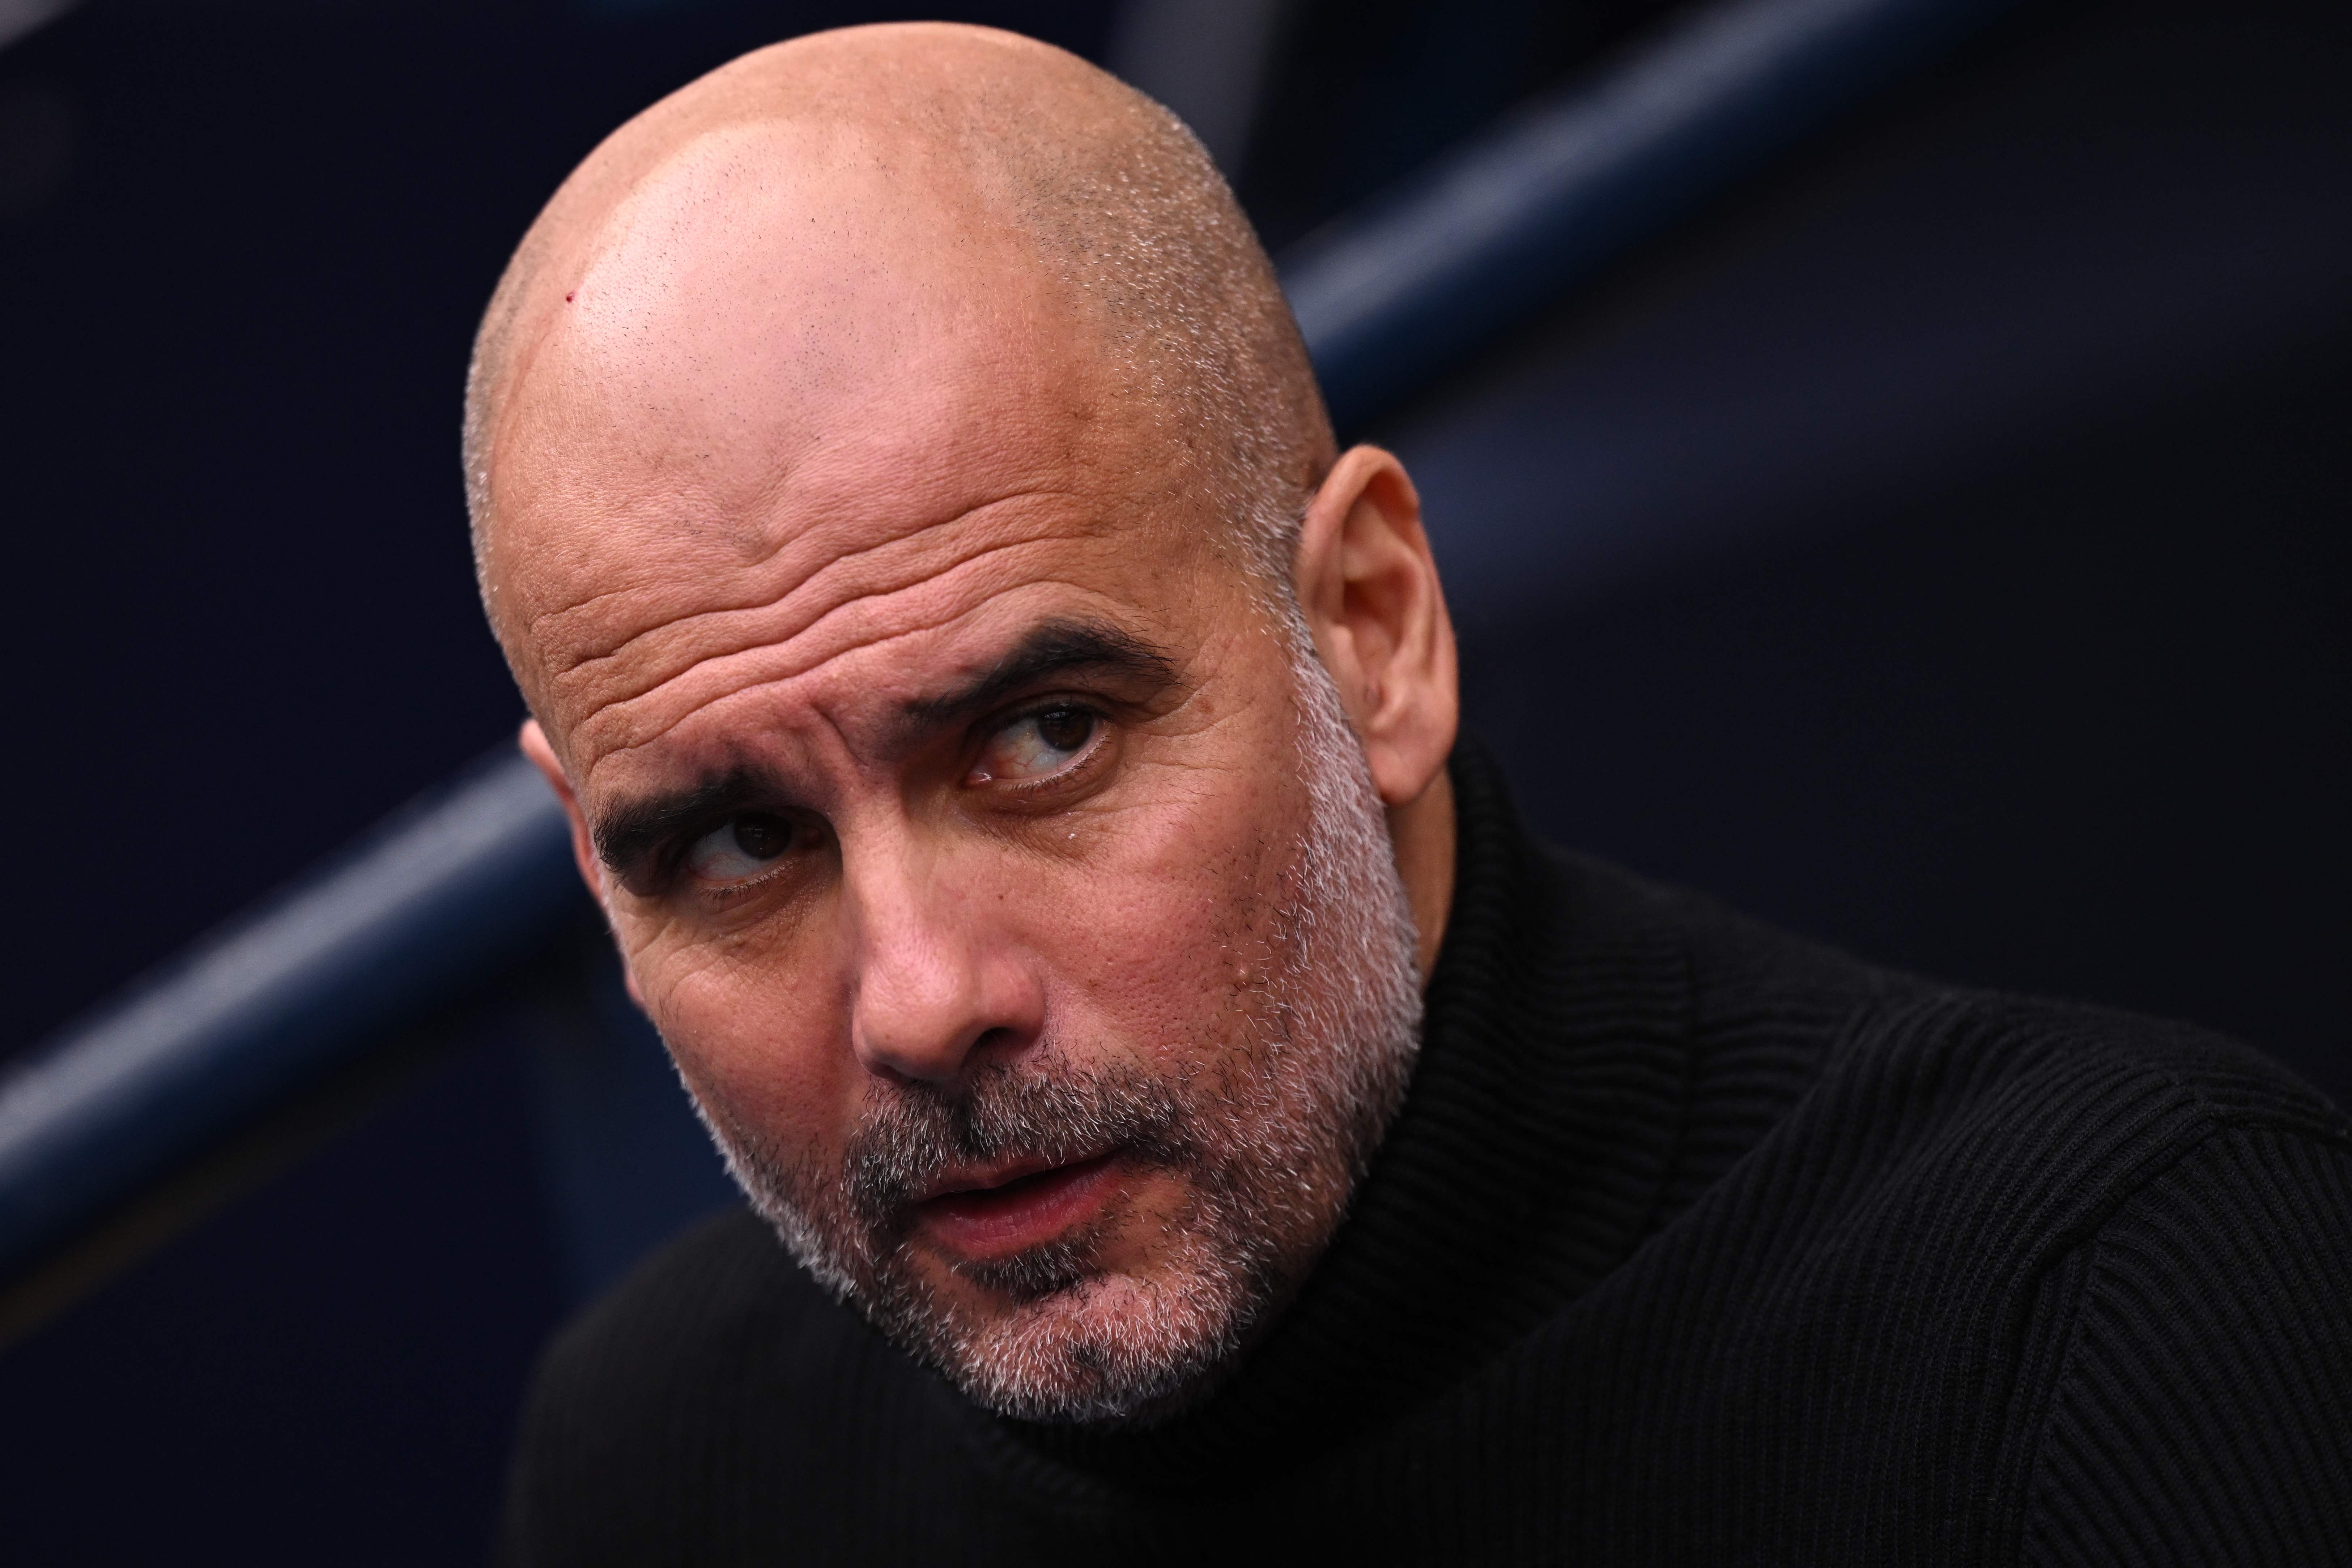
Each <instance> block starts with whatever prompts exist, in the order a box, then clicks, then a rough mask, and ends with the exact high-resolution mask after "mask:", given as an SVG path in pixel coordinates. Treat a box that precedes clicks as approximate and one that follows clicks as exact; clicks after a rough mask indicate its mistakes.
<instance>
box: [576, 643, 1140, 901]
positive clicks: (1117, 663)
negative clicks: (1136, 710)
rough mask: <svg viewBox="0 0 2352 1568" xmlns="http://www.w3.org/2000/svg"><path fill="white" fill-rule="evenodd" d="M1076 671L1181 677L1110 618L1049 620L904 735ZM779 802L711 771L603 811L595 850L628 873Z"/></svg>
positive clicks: (760, 786)
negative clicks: (681, 841)
mask: <svg viewBox="0 0 2352 1568" xmlns="http://www.w3.org/2000/svg"><path fill="white" fill-rule="evenodd" d="M1077 674H1090V675H1096V676H1104V675H1108V676H1109V677H1111V678H1113V679H1115V680H1121V681H1125V682H1127V683H1129V684H1130V685H1134V686H1137V687H1139V688H1141V690H1140V691H1139V694H1138V695H1140V696H1143V697H1145V698H1147V700H1148V698H1149V697H1151V696H1157V695H1160V693H1161V692H1164V691H1166V690H1167V689H1168V688H1170V687H1171V686H1173V685H1176V682H1177V674H1176V666H1175V664H1174V663H1173V662H1172V661H1171V660H1170V659H1169V657H1168V655H1166V654H1165V653H1161V652H1160V650H1159V649H1157V648H1154V647H1153V646H1151V644H1150V643H1146V642H1144V641H1143V640H1142V639H1140V638H1139V637H1136V636H1135V635H1133V634H1132V633H1130V632H1126V631H1123V630H1121V629H1120V628H1118V627H1117V626H1114V625H1112V624H1110V623H1109V622H1104V621H1047V622H1041V623H1039V624H1038V625H1036V626H1034V627H1033V628H1031V630H1030V631H1029V632H1028V634H1027V635H1025V636H1024V637H1023V638H1022V639H1021V641H1020V642H1019V643H1015V644H1014V645H1013V649H1012V650H1011V651H1010V652H1009V653H1006V654H1005V655H1004V656H1003V658H1001V659H999V660H998V661H997V662H996V663H995V664H992V665H991V666H990V667H989V668H988V669H987V670H985V671H983V672H982V673H981V674H979V675H978V676H976V677H975V678H974V679H972V680H971V681H970V682H969V683H967V684H966V685H961V686H959V687H957V688H955V689H954V690H952V691H950V692H946V693H943V694H941V695H938V696H932V697H918V698H915V699H913V700H911V701H909V702H907V703H905V704H903V705H902V706H900V708H899V713H898V716H899V721H900V724H901V726H902V727H903V735H902V738H909V737H913V736H915V735H917V734H919V733H920V732H923V731H928V730H937V729H940V728H942V727H948V726H951V725H957V724H962V723H966V722H969V721H970V720H971V719H973V718H976V717H979V716H982V715H984V714H986V713H987V712H988V711H989V710H990V709H991V708H993V707H996V706H999V705H1000V704H1003V703H1004V702H1007V701H1009V700H1011V699H1012V698H1013V697H1016V696H1019V695H1021V694H1023V693H1024V692H1026V691H1032V690H1034V689H1035V688H1037V687H1039V686H1042V685H1047V684H1048V683H1050V682H1052V681H1054V680H1056V679H1060V678H1066V677H1068V676H1071V675H1077ZM776 803H777V789H776V786H775V784H774V783H773V782H772V781H771V780H769V779H765V778H764V777H763V776H762V775H761V774H760V773H759V772H757V771H756V770H754V769H752V768H745V767H741V766H738V767H736V768H730V769H729V770H728V771H726V772H724V773H711V774H708V775H706V776H704V777H703V778H701V779H698V780H697V781H695V782H694V783H692V784H689V785H688V786H687V787H685V788H684V789H673V790H668V791H666V792H664V793H661V794H656V795H650V796H646V797H645V798H643V799H640V800H624V801H620V802H618V803H616V804H615V805H614V806H613V807H611V808H610V809H609V810H606V811H604V812H603V813H602V814H601V815H600V816H599V817H598V819H597V821H596V824H595V826H594V828H593V830H592V831H593V837H594V839H595V841H596V855H597V858H598V859H600V860H602V861H603V862H604V863H605V865H606V866H608V867H610V868H611V869H612V871H613V872H614V873H615V874H616V875H619V876H623V877H627V876H629V875H631V874H632V873H635V871H636V870H637V868H638V867H640V866H642V865H643V864H644V862H645V861H646V858H647V857H648V856H650V855H651V854H653V853H654V852H656V851H657V850H658V849H660V848H661V847H662V846H663V845H664V844H665V843H668V842H672V841H676V840H677V839H678V838H681V837H683V836H685V835H686V834H688V833H690V832H696V831H709V829H710V828H712V827H714V826H716V825H717V824H719V823H720V822H723V821H726V820H727V819H728V818H729V817H731V816H733V815H735V814H737V813H738V812H740V811H744V810H750V809H751V808H753V807H759V806H766V807H769V808H771V809H772V808H774V807H775V805H776Z"/></svg>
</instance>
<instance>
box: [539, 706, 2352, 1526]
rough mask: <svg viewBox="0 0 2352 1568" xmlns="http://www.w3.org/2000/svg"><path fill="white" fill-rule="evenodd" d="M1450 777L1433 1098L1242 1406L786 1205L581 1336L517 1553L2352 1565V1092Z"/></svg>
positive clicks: (1420, 1090) (1251, 1363) (706, 1244)
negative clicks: (917, 1295)
mask: <svg viewBox="0 0 2352 1568" xmlns="http://www.w3.org/2000/svg"><path fill="white" fill-rule="evenodd" d="M1454 781H1455V787H1456V798H1457V802H1458V807H1457V810H1458V830H1457V831H1458V833H1459V854H1458V864H1457V874H1456V884H1455V891H1454V909H1453V913H1452V917H1451V919H1450V921H1449V923H1448V925H1447V929H1446V935H1445V941H1444V952H1443V954H1442V955H1441V956H1440V959H1439V962H1438V966H1437V971H1436V974H1435V976H1434V977H1433V980H1432V982H1431V986H1430V991H1429V1009H1428V1020H1427V1025H1426V1029H1425V1033H1424V1043H1423V1052H1422V1057H1421V1061H1420V1064H1419V1066H1418V1067H1417V1068H1416V1070H1415V1075H1414V1079H1413V1082H1412V1091H1411V1092H1410V1094H1409V1096H1408V1098H1407V1101H1406V1103H1405V1106H1404V1109H1403V1111H1402V1113H1401V1114H1400V1116H1399V1118H1398V1121H1397V1123H1396V1125H1395V1126H1394V1128H1393V1129H1392V1130H1391V1133H1390V1134H1389V1136H1388V1139H1387V1140H1386V1142H1385V1143H1384V1144H1383V1145H1382V1146H1381V1153H1380V1155H1379V1157H1378V1159H1377V1161H1376V1163H1375V1166H1374V1168H1373V1170H1372V1172H1371V1174H1370V1176H1369V1177H1367V1179H1366V1180H1365V1182H1364V1184H1363V1186H1362V1187H1361V1189H1360V1192H1359V1194H1358V1195H1357V1200H1356V1203H1355V1206H1354V1209H1353V1212H1352V1214H1351V1216H1350V1217H1349V1219H1348V1221H1347V1222H1346V1224H1345V1225H1344V1226H1343V1227H1342V1228H1341V1229H1340V1231H1339V1235H1338V1237H1337V1238H1336V1239H1335V1240H1334V1241H1333V1243H1332V1246H1331V1248H1330V1250H1329V1252H1328V1254H1327V1255H1326V1257H1325V1258H1324V1260H1323V1261H1322V1262H1321V1263H1320V1264H1319V1265H1318V1268H1317V1270H1316V1271H1315V1273H1314V1274H1313V1276H1312V1277H1311V1278H1310V1279H1309V1281H1308V1282H1307V1287H1306V1289H1305V1291H1304V1292H1303V1293H1302V1294H1301V1296H1300V1297H1299V1299H1298V1300H1297V1302H1296V1303H1295V1304H1294V1305H1293V1306H1292V1307H1291V1308H1290V1309H1289V1311H1288V1312H1286V1313H1285V1314H1284V1316H1283V1317H1282V1318H1281V1320H1280V1321H1279V1322H1278V1323H1277V1324H1276V1326H1275V1328H1274V1330H1273V1331H1272V1332H1271V1333H1270V1334H1269V1335H1268V1337H1267V1338H1266V1339H1265V1341H1264V1342H1263V1343H1261V1344H1260V1345H1259V1346H1258V1348H1257V1349H1256V1350H1255V1351H1254V1352H1253V1353H1252V1354H1250V1355H1249V1357H1248V1358H1247V1359H1246V1360H1245V1361H1244V1363H1243V1364H1242V1365H1241V1367H1240V1368H1239V1369H1238V1371H1237V1372H1236V1373H1235V1374H1234V1376H1233V1377H1232V1379H1231V1380H1230V1381H1229V1382H1228V1383H1227V1384H1226V1385H1224V1386H1223V1388H1222V1389H1221V1390H1220V1391H1219V1392H1218V1393H1217V1394H1216V1395H1215V1396H1213V1398H1211V1399H1210V1400H1209V1401H1208V1402H1207V1403H1206V1404H1204V1405H1203V1406H1201V1407H1199V1408H1198V1409H1196V1410H1194V1411H1192V1413H1190V1414H1188V1415H1185V1416H1181V1417H1179V1418H1177V1419H1175V1420H1173V1421H1172V1422H1170V1423H1168V1424H1166V1425H1163V1426H1161V1427H1156V1428H1153V1429H1150V1430H1146V1431H1141V1432H1113V1431H1094V1430H1087V1429H1084V1428H1049V1427H1029V1426H1024V1425H1021V1424H1017V1423H1013V1422H1007V1421H1004V1420H1001V1419H998V1418H996V1417H993V1416H989V1415H986V1414H984V1413H982V1412H981V1411H979V1410H977V1409H976V1408H974V1407H973V1406H971V1405H969V1404H968V1403H966V1402H965V1401H964V1400H963V1399H961V1397H960V1396H958V1395H956V1394H955V1393H954V1392H953V1391H952V1390H951V1389H950V1388H949V1387H948V1386H947V1385H945V1384H944V1383H942V1382H941V1381H940V1379H939V1378H937V1377H936V1376H934V1375H932V1374H930V1373H929V1372H927V1371H924V1370H923V1369H922V1368H920V1367H919V1366H918V1365H916V1364H914V1363H912V1362H910V1361H909V1360H908V1359H907V1358H906V1357H905V1356H903V1355H901V1354H899V1353H898V1351H896V1350H895V1349H893V1348H892V1347H891V1346H889V1345H888V1344H887V1343H884V1342H883V1341H882V1340H881V1339H880V1338H879V1337H877V1335H876V1334H875V1333H873V1332H872V1331H870V1330H869V1329H868V1328H866V1325H865V1323H864V1322H862V1321H861V1320H860V1319H859V1318H858V1317H857V1316H856V1313H855V1312H851V1311H849V1310H847V1309H845V1308H843V1307H841V1306H838V1305H836V1304H835V1303H834V1302H833V1301H831V1300H829V1299H828V1298H827V1297H826V1296H825V1295H824V1292H823V1291H820V1290H819V1289H818V1288H817V1287H816V1286H815V1285H814V1284H813V1283H812V1282H811V1281H809V1280H808V1279H807V1278H806V1277H805V1276H804V1275H803V1274H802V1273H801V1272H800V1270H798V1269H797V1268H796V1267H795V1266H794V1265H793V1262H792V1261H791V1260H790V1259H789V1258H788V1257H787V1256H786V1254H785V1253H784V1252H783V1250H782V1248H781V1247H780V1246H779V1244H778V1243H777V1242H776V1240H775V1239H773V1238H772V1236H771V1235H770V1234H769V1232H768V1231H767V1230H766V1228H764V1227H763V1226H762V1225H761V1223H760V1222H759V1221H757V1220H756V1219H754V1218H751V1216H750V1215H749V1214H747V1213H743V1212H740V1211H739V1212H737V1213H735V1214H732V1215H729V1216H725V1217H722V1218H718V1219H716V1220H713V1221H711V1222H709V1223H708V1224H706V1225H704V1226H702V1227H701V1228H698V1229H697V1230H695V1231H693V1232H691V1233H689V1234H688V1236H686V1237H685V1238H684V1239H681V1240H680V1241H678V1242H677V1243H676V1244H674V1245H673V1246H671V1247H670V1248H669V1249H667V1251H665V1252H663V1253H661V1254H660V1255H658V1256H657V1257H656V1258H655V1259H653V1260H651V1261H650V1262H648V1263H646V1265H644V1266H643V1267H641V1268H640V1269H639V1270H637V1271H636V1272H635V1274H634V1275H633V1276H632V1277H631V1278H630V1279H629V1280H628V1281H625V1283H624V1284H622V1285H621V1286H620V1287H619V1288H618V1289H617V1290H616V1291H614V1292H613V1293H612V1295H610V1296H609V1297H608V1298H606V1299H605V1300H604V1301H602V1302H600V1303H599V1304H597V1305H596V1306H595V1307H593V1309H591V1310H590V1311H589V1312H587V1314H586V1315H585V1316H584V1317H583V1318H582V1319H581V1320H580V1321H579V1322H577V1323H575V1324H574V1325H573V1326H572V1327H571V1328H570V1329H569V1330H568V1331H566V1332H565V1333H563V1334H562V1337H561V1338H560V1339H559V1340H558V1341H557V1342H556V1343H555V1345H554V1346H553V1348H552V1349H551V1351H550V1352H549V1354H548V1356H547V1359H546V1363H545V1364H544V1367H543V1369H542V1371H541V1377H540V1381H539V1384H538V1386H537V1389H536V1392H535V1394H534V1395H533V1397H532V1399H531V1402H530V1408H529V1411H528V1413H527V1416H526V1418H525V1423H524V1430H523V1436H522V1438H521V1444H520V1452H519V1455H518V1458H517V1460H516V1469H515V1477H514V1482H513V1489H512V1492H511V1496H510V1500H509V1519H508V1524H507V1533H506V1539H505V1542H504V1551H505V1553H506V1557H507V1559H508V1561H509V1562H510V1563H514V1564H517V1565H518V1568H520V1565H531V1568H537V1565H542V1564H566V1565H569V1564H583V1563H614V1564H633V1565H639V1568H645V1565H653V1564H667V1563H746V1564H748V1563H761V1564H768V1563H1024V1564H1034V1563H1087V1564H1096V1565H1099V1564H1102V1563H1125V1562H1153V1563H1158V1562H1166V1563H1187V1564H1199V1563H1203V1562H1206V1563H1220V1562H1222V1561H1224V1560H1226V1559H1227V1558H1229V1557H1231V1556H1232V1555H1234V1554H1236V1553H1242V1554H1247V1555H1249V1556H1253V1557H1255V1556H1258V1555H1263V1554H1265V1553H1267V1552H1286V1553H1290V1554H1294V1555H1297V1556H1298V1557H1300V1558H1301V1559H1302V1560H1311V1561H1317V1562H1375V1563H1461V1562H1509V1563H1809V1564H1810V1563H1921V1562H1926V1563H2014V1562H2029V1563H2174V1562H2184V1563H2185V1562H2196V1563H2352V1127H2347V1123H2346V1122H2345V1119H2344V1118H2343V1117H2342V1116H2341V1115H2340V1114H2338V1113H2336V1111H2335V1110H2334V1109H2333V1108H2332V1107H2331V1106H2329V1105H2328V1104H2327V1103H2326V1102H2325V1101H2323V1100H2322V1099H2321V1098H2320V1097H2319V1096H2317V1095H2316V1094H2315V1093H2313V1092H2311V1091H2309V1090H2307V1089H2305V1087H2303V1086H2302V1085H2301V1084H2300V1083H2298V1082H2295V1081H2294V1080H2293V1079H2291V1078H2290V1077H2288V1076H2287V1075H2286V1074H2285V1073H2284V1072H2282V1071H2280V1070H2279V1069H2277V1068H2276V1067H2273V1065H2271V1064H2270V1063H2268V1062H2267V1061H2263V1059H2261V1058H2260V1057H2257V1056H2254V1055H2252V1054H2251V1053H2249V1052H2247V1051H2243V1050H2241V1049H2239V1048H2237V1047H2235V1046H2232V1045H2231V1044H2229V1043H2227V1042H2226V1041H2223V1040H2216V1039H2214V1038H2212V1037H2210V1036H2208V1035H2204V1034H2201V1033H2199V1032H2197V1031H2195V1030H2189V1029H2186V1028H2180V1027H2176V1026H2173V1025H2168V1024H2161V1023H2154V1022H2150V1021H2147V1020H2146V1019H2137V1018H2130V1017H2126V1016H2123V1015H2119V1014H2116V1013H2110V1012H2102V1011H2096V1010H2094V1009H2087V1008H2078V1007H2065V1006H2058V1005H2053V1004H2050V1003H2045V1002H2034V1001H2024V1000H2019V999H2016V998H2008V997H1999V996H1989V995H1984V994H1980V993H1972V992H1965V991H1958V990H1953V989H1949V988H1942V987H1938V986H1934V985H1930V984H1927V983H1925V982H1922V981H1919V980H1916V979H1912V978H1909V977H1903V976H1898V975H1893V974H1888V973H1885V972H1884V971H1880V970H1876V969H1873V968H1870V967H1865V966H1864V965H1862V964H1859V963H1856V962H1854V961H1853V960H1852V959H1849V958H1846V957H1844V956H1840V955H1838V954H1836V953H1833V952H1829V951H1826V950H1824V949H1822V948H1820V947H1817V946H1811V945H1810V944H1808V943H1806V942H1803V941H1801V940H1798V939H1796V938H1793V937H1790V936H1785V935H1783V934H1781V933H1779V932H1776V931H1773V930H1770V929H1768V928H1766V927H1764V926H1760V925H1755V924H1752V923H1750V922H1748V921H1746V920H1742V919H1740V918H1738V917H1737V916H1735V915H1730V914H1727V913H1726V912H1724V911H1723V910H1721V909H1719V908H1717V906H1715V905H1713V904H1709V903H1707V902H1706V901H1704V900H1702V899H1698V898H1695V897H1691V896H1688V895H1686V894H1678V893H1673V892H1669V891H1666V890H1664V889H1660V888H1657V887H1654V886H1651V885H1648V884H1646V883H1641V882H1638V881H1636V880H1634V879H1633V878H1631V877H1628V876H1626V875H1624V874H1622V873H1618V872H1615V871H1612V870H1610V869H1608V868H1606V867H1604V866H1601V865H1598V864H1595V863H1593V862H1589V861H1585V860H1580V859H1578V858H1575V857H1573V856H1569V855H1564V854H1560V853H1557V852H1552V851H1549V850H1546V849H1543V848H1540V847H1538V846H1536V845H1534V844H1531V843H1530V842H1529V841H1528V840H1527V839H1525V838H1524V837H1523V836H1522V835H1521V833H1520V831H1519V829H1518V827H1517V822H1516V820H1515V818H1514V816H1513V813H1512V810H1511V808H1510V806H1509V803H1508V801H1507V799H1506V797H1505V794H1504V790H1503V789H1502V786H1501V784H1500V782H1499V780H1498V779H1497V778H1496V775H1495V773H1494V771H1493V769H1492V768H1491V766H1490V765H1489V764H1487V763H1486V762H1484V761H1483V760H1482V759H1480V758H1477V757H1476V756H1475V755H1473V754H1471V753H1470V752H1469V750H1468V748H1465V752H1464V754H1463V755H1460V756H1458V757H1457V758H1456V761H1455V764H1454Z"/></svg>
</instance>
